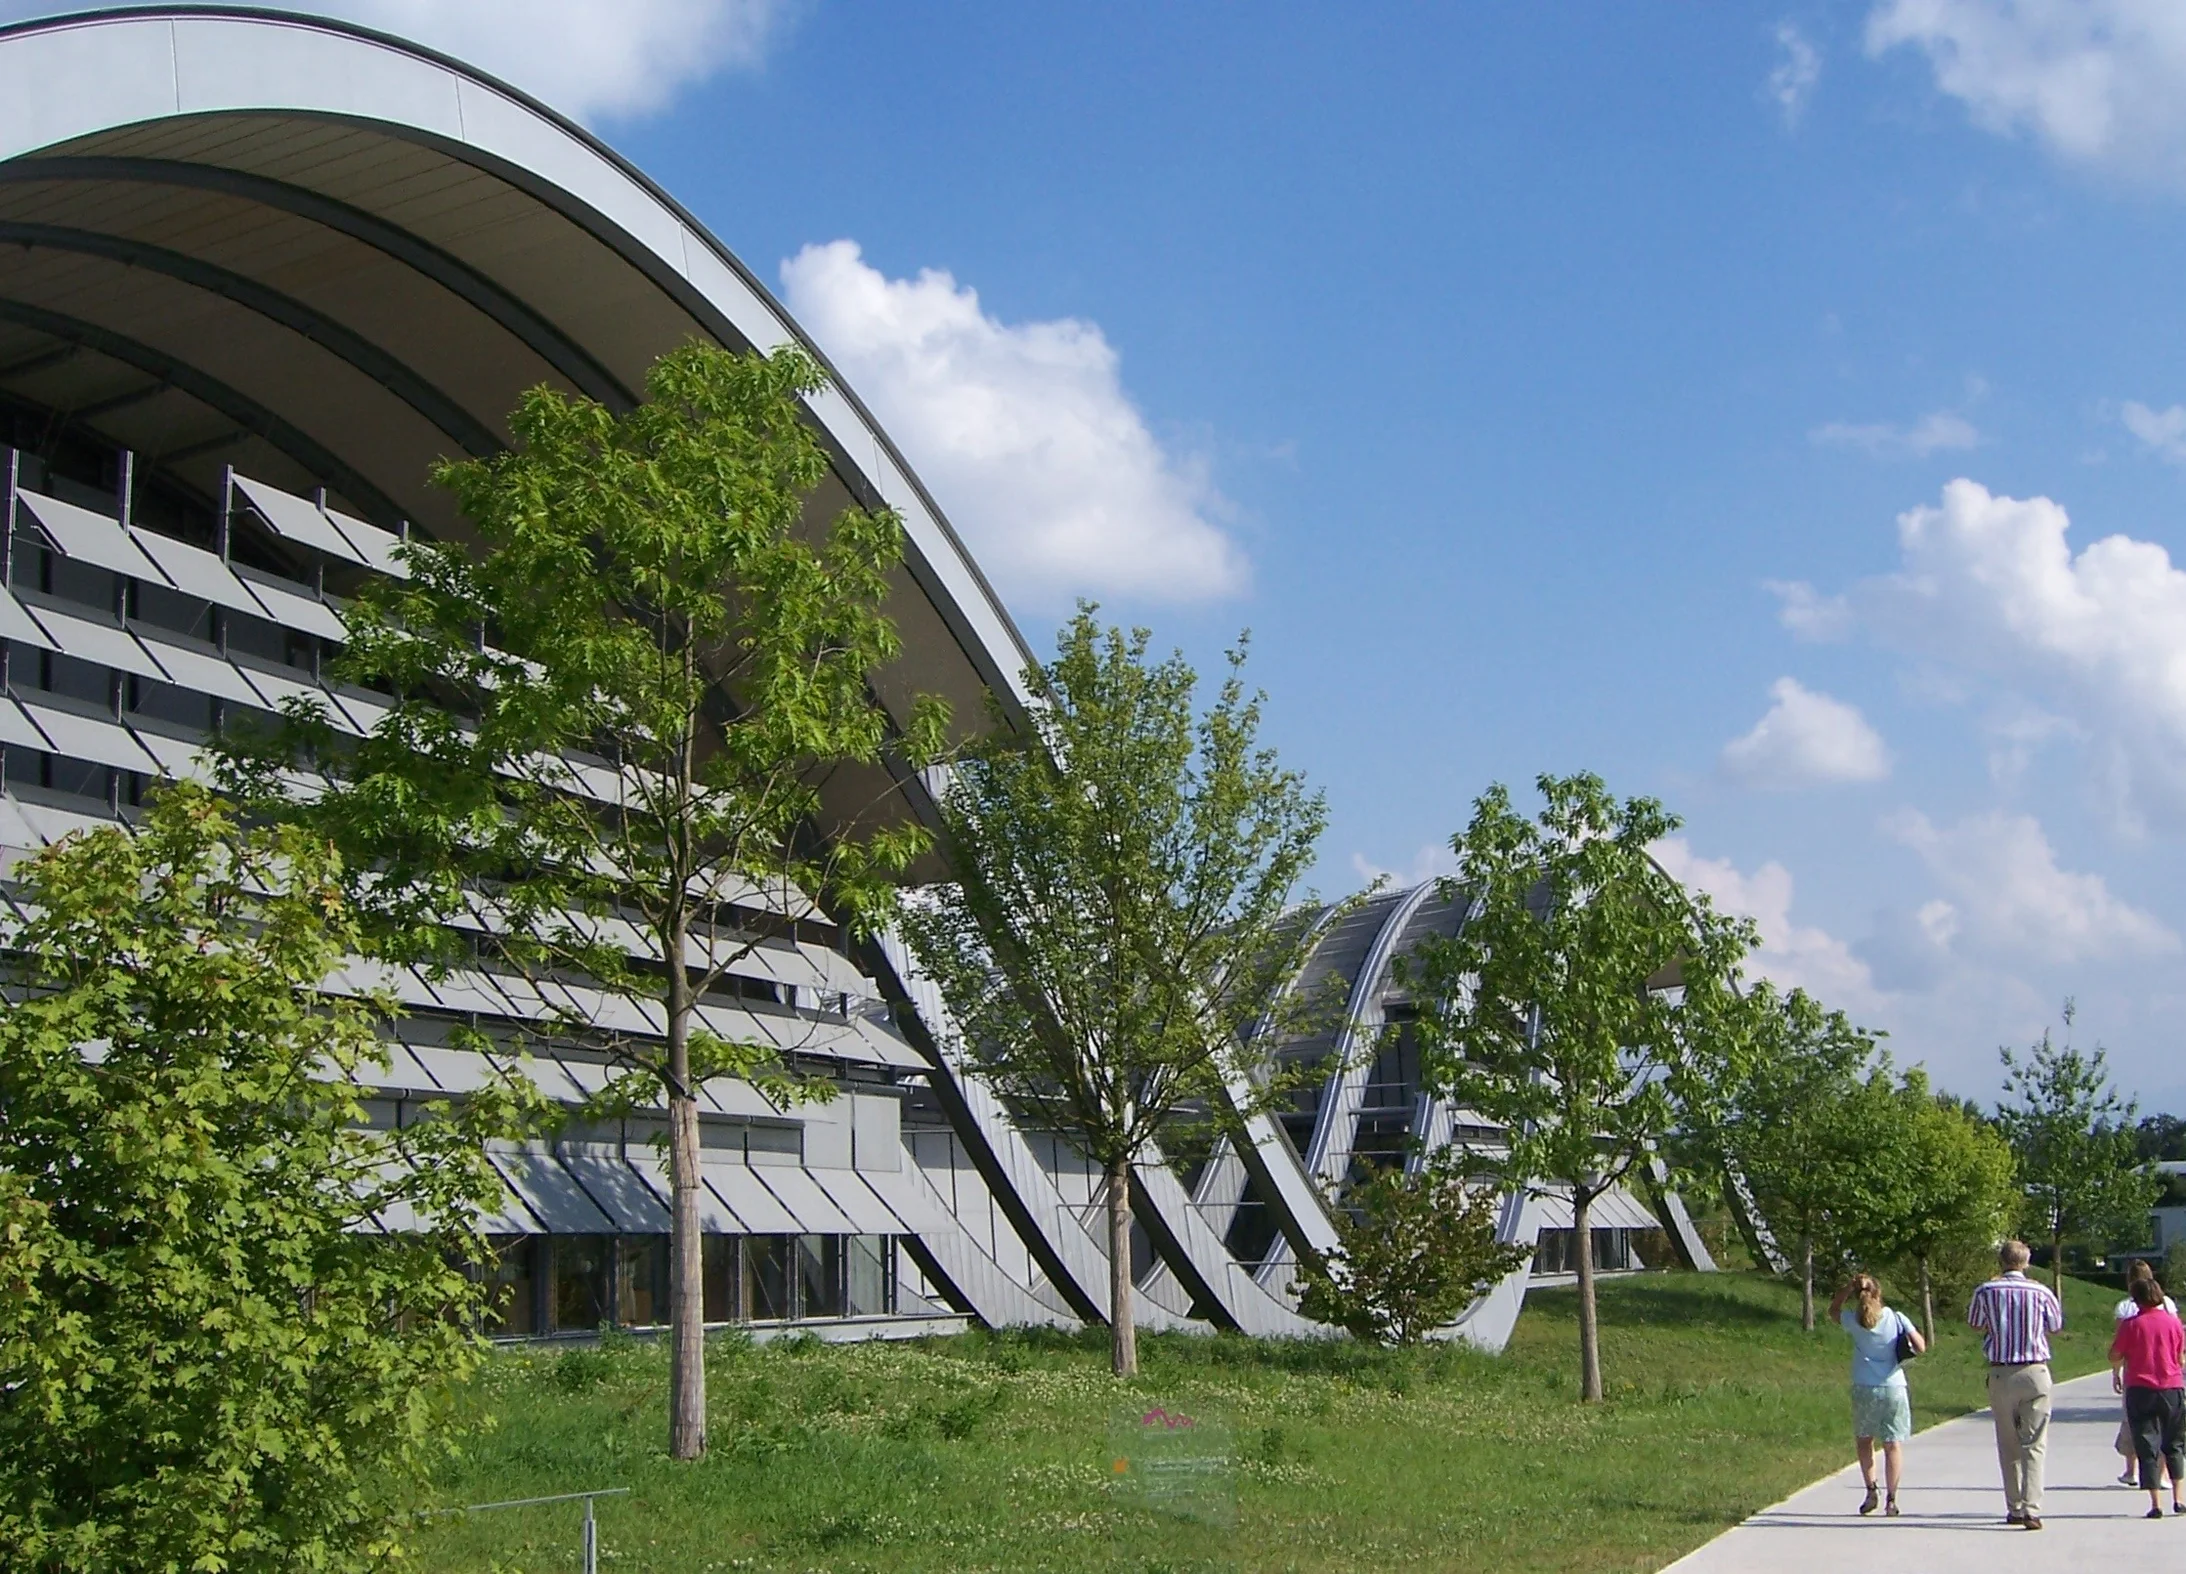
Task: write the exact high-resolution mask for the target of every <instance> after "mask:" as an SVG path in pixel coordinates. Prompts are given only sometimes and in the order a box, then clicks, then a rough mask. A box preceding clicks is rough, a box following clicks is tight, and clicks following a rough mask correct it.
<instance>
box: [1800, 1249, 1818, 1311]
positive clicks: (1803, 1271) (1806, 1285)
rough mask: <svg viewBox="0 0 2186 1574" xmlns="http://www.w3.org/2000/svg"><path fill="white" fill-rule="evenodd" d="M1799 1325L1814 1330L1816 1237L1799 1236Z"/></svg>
mask: <svg viewBox="0 0 2186 1574" xmlns="http://www.w3.org/2000/svg"><path fill="white" fill-rule="evenodd" d="M1799 1326H1800V1327H1801V1328H1804V1329H1805V1330H1806V1331H1807V1332H1808V1333H1812V1332H1814V1237H1813V1236H1812V1235H1811V1234H1807V1235H1802V1236H1800V1237H1799Z"/></svg>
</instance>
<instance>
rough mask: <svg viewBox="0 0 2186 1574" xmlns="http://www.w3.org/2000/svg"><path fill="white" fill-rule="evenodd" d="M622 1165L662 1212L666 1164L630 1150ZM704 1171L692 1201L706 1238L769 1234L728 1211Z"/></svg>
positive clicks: (667, 1194) (666, 1185) (666, 1187)
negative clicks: (657, 1203)
mask: <svg viewBox="0 0 2186 1574" xmlns="http://www.w3.org/2000/svg"><path fill="white" fill-rule="evenodd" d="M623 1162H624V1163H625V1164H627V1165H628V1166H629V1167H630V1169H631V1170H632V1171H634V1172H635V1173H636V1174H637V1177H638V1179H640V1180H641V1181H643V1182H644V1183H645V1186H646V1189H647V1190H648V1191H650V1192H652V1194H653V1196H654V1197H655V1199H656V1200H657V1201H658V1202H659V1204H660V1206H661V1208H662V1210H663V1211H664V1212H665V1211H666V1210H667V1209H668V1208H669V1207H670V1206H671V1204H670V1201H669V1199H670V1196H671V1194H672V1191H673V1188H672V1186H671V1185H670V1183H669V1180H668V1166H667V1164H666V1163H665V1162H664V1161H663V1160H661V1159H659V1158H656V1157H655V1156H654V1155H652V1154H651V1153H648V1152H641V1151H639V1150H636V1149H632V1150H630V1151H628V1152H626V1153H625V1154H624V1155H623ZM704 1173H705V1172H704V1171H703V1170H701V1172H700V1180H699V1187H698V1194H697V1196H696V1197H694V1198H693V1199H692V1200H693V1201H694V1202H695V1203H696V1204H697V1205H698V1227H699V1229H701V1230H702V1231H704V1232H705V1233H706V1234H708V1235H765V1234H769V1233H771V1232H769V1231H766V1230H761V1229H758V1228H757V1227H756V1226H753V1225H750V1224H746V1223H745V1222H744V1221H743V1220H742V1219H740V1218H738V1217H737V1215H736V1214H735V1213H733V1212H732V1211H730V1209H729V1206H728V1204H727V1203H725V1202H723V1201H722V1200H721V1197H720V1194H719V1193H718V1192H716V1191H715V1190H714V1189H713V1188H712V1187H711V1186H708V1185H706V1184H705V1179H704Z"/></svg>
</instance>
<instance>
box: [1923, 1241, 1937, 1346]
mask: <svg viewBox="0 0 2186 1574" xmlns="http://www.w3.org/2000/svg"><path fill="white" fill-rule="evenodd" d="M1920 1336H1921V1337H1922V1338H1923V1339H1925V1340H1927V1341H1928V1342H1929V1343H1930V1344H1934V1343H1935V1342H1936V1288H1935V1284H1934V1282H1933V1281H1931V1280H1930V1279H1929V1277H1928V1254H1927V1253H1926V1252H1922V1253H1921V1254H1920Z"/></svg>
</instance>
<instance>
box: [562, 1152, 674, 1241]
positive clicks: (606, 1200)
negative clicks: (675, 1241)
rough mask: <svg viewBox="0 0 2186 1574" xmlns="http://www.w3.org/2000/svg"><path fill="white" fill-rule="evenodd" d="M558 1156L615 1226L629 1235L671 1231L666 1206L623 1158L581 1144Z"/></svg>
mask: <svg viewBox="0 0 2186 1574" xmlns="http://www.w3.org/2000/svg"><path fill="white" fill-rule="evenodd" d="M557 1157H559V1158H560V1159H561V1161H562V1168H563V1169H565V1170H567V1171H569V1173H570V1174H571V1175H572V1176H574V1177H575V1178H576V1181H577V1184H578V1185H580V1186H582V1187H583V1188H584V1189H585V1194H586V1195H587V1196H589V1197H590V1198H591V1199H592V1200H593V1201H594V1202H596V1203H598V1204H599V1205H600V1207H601V1208H602V1209H604V1210H605V1211H606V1213H607V1216H608V1217H609V1218H611V1219H613V1220H614V1221H615V1228H616V1229H618V1230H621V1231H622V1232H624V1233H625V1234H628V1235H666V1234H667V1233H668V1210H667V1208H666V1207H664V1206H663V1205H662V1203H661V1200H660V1199H659V1198H658V1197H656V1196H654V1195H653V1194H652V1192H651V1191H650V1190H648V1189H647V1187H646V1185H645V1183H644V1182H643V1181H641V1180H640V1179H638V1175H637V1171H635V1170H633V1169H631V1168H630V1166H629V1165H627V1164H625V1163H623V1161H622V1160H621V1158H619V1157H617V1156H615V1155H613V1154H607V1153H588V1152H586V1151H585V1150H584V1149H582V1148H570V1149H564V1150H563V1151H562V1152H561V1153H560V1154H558V1155H557Z"/></svg>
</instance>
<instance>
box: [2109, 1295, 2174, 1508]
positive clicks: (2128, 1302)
mask: <svg viewBox="0 0 2186 1574" xmlns="http://www.w3.org/2000/svg"><path fill="white" fill-rule="evenodd" d="M2155 1276H2156V1271H2155V1269H2153V1268H2151V1267H2149V1266H2148V1261H2147V1259H2146V1258H2143V1257H2136V1258H2134V1259H2133V1260H2132V1262H2131V1263H2129V1264H2127V1266H2126V1270H2125V1299H2124V1300H2122V1301H2120V1302H2118V1309H2117V1310H2116V1311H2115V1312H2113V1313H2112V1314H2111V1315H2112V1316H2113V1317H2114V1318H2115V1319H2116V1320H2117V1321H2119V1322H2121V1323H2122V1322H2124V1321H2125V1320H2126V1319H2127V1318H2128V1317H2138V1316H2139V1315H2140V1303H2139V1302H2137V1301H2135V1300H2134V1299H2133V1286H2134V1285H2135V1284H2136V1283H2137V1282H2139V1281H2140V1280H2142V1279H2153V1278H2154V1277H2155ZM2163 1309H2164V1310H2165V1311H2167V1312H2169V1313H2170V1314H2171V1315H2172V1316H2173V1317H2176V1316H2177V1315H2178V1303H2177V1302H2176V1301H2174V1300H2172V1299H2171V1298H2170V1297H2169V1296H2168V1295H2166V1296H2165V1297H2164V1298H2163ZM2110 1446H2111V1447H2112V1448H2114V1449H2116V1450H2117V1455H2118V1457H2119V1458H2120V1459H2122V1460H2124V1461H2125V1470H2124V1471H2123V1473H2122V1474H2120V1475H2119V1477H2118V1485H2119V1486H2121V1487H2130V1486H2137V1485H2139V1483H2140V1476H2139V1473H2138V1472H2136V1471H2135V1470H2134V1468H2133V1466H2134V1463H2135V1461H2136V1460H2137V1459H2138V1458H2139V1453H2138V1451H2137V1450H2136V1449H2135V1448H2134V1446H2133V1418H2132V1417H2131V1416H2129V1415H2123V1414H2121V1415H2120V1416H2119V1417H2118V1436H2117V1440H2116V1441H2115V1442H2114V1443H2112V1444H2111V1445H2110ZM2175 1484H2176V1483H2175V1481H2174V1485H2175Z"/></svg>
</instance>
